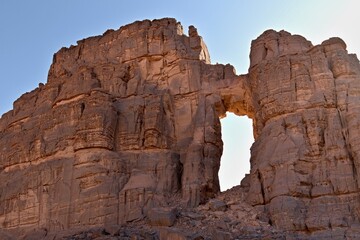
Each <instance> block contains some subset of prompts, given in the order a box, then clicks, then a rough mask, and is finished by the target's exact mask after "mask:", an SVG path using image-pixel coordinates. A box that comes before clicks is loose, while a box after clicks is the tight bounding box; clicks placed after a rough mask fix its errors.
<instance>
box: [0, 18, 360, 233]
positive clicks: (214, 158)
mask: <svg viewBox="0 0 360 240" xmlns="http://www.w3.org/2000/svg"><path fill="white" fill-rule="evenodd" d="M359 103H360V65H359V61H358V59H357V58H356V56H355V55H352V54H348V53H347V51H346V45H345V43H344V42H343V41H342V40H341V39H339V38H331V39H329V40H326V41H324V42H323V43H322V44H320V45H317V46H313V45H312V44H311V42H309V41H307V40H306V39H304V38H303V37H301V36H298V35H291V34H290V33H287V32H285V31H280V32H275V31H273V30H268V31H266V32H264V33H263V34H262V35H261V36H260V37H259V38H258V39H256V40H254V41H253V42H252V45H251V53H250V68H249V73H248V74H246V75H240V76H238V75H236V74H235V71H234V68H233V67H232V66H231V65H221V64H216V65H211V64H210V57H209V53H208V50H207V48H206V45H205V43H204V42H203V40H202V38H201V37H200V36H199V35H198V33H197V30H196V28H194V27H193V26H191V27H189V33H188V36H186V35H185V34H184V33H183V29H182V26H181V25H180V23H178V22H177V21H176V20H174V19H161V20H154V21H148V20H145V21H141V22H135V23H133V24H130V25H127V26H124V27H121V28H120V29H119V30H116V31H113V30H109V31H107V32H105V33H104V34H103V35H102V36H97V37H91V38H88V39H84V40H81V41H79V42H78V45H77V46H71V47H70V48H62V49H61V50H60V51H59V52H58V53H56V54H55V55H54V59H53V63H52V65H51V68H50V71H49V75H48V82H47V83H46V84H45V85H40V86H39V88H37V89H35V90H34V91H32V92H30V93H26V94H24V95H23V96H21V97H20V98H19V99H18V100H17V101H16V102H15V103H14V109H13V110H11V111H10V112H8V113H6V114H4V115H3V116H2V118H1V119H0V224H1V226H2V229H3V231H0V236H1V234H3V235H4V236H9V238H11V237H10V235H11V234H13V235H15V236H20V235H24V234H25V235H26V234H28V233H29V231H31V230H33V229H37V230H39V229H43V231H45V232H46V233H56V232H60V231H64V230H66V231H69V230H73V229H77V228H80V227H83V228H92V227H99V226H127V225H128V226H130V225H131V224H133V223H136V222H137V221H140V222H141V221H142V222H143V221H145V222H148V223H149V224H150V225H151V226H152V225H154V228H155V229H156V226H158V225H160V226H164V227H163V228H161V229H160V230H159V231H158V232H157V233H156V234H155V233H154V234H153V237H154V239H156V237H160V239H166V238H168V237H169V236H177V235H179V236H180V235H181V232H183V230H184V229H189V228H188V227H189V226H187V225H186V224H185V225H184V224H183V225H181V223H182V220H181V219H185V218H186V217H188V218H192V217H193V219H195V220H197V221H200V222H201V221H203V219H204V217H199V218H197V217H196V216H197V215H196V214H198V215H199V213H198V212H197V213H196V212H195V213H191V214H190V215H191V216H192V217H189V214H188V215H186V212H187V211H190V209H199V208H201V207H202V206H207V205H204V204H208V205H209V208H208V209H210V210H209V211H211V210H214V209H215V212H223V213H224V211H225V212H228V216H230V215H229V214H230V213H231V214H232V213H233V212H234V214H235V213H236V214H237V217H239V216H240V215H241V213H242V210H241V209H244V208H240V207H232V208H231V206H239V205H236V204H235V202H236V201H239V202H238V203H237V204H250V205H251V206H252V207H251V206H250V205H246V206H247V207H246V209H247V208H249V209H250V210H249V209H248V210H247V213H249V212H251V211H253V212H256V214H257V215H256V214H255V215H256V217H255V218H254V221H255V220H256V221H257V220H259V221H260V220H261V221H262V222H264V221H265V222H266V224H267V225H266V226H267V227H269V229H270V228H271V227H275V228H277V230H276V231H283V232H284V234H285V235H281V236H286V235H287V236H297V238H304V239H306V238H312V237H314V238H326V239H328V238H335V239H339V238H340V237H342V238H344V237H347V238H352V237H354V236H355V237H356V236H360V231H359V229H360V228H359V224H360V219H359V217H360V210H359V209H360V191H359V186H358V184H359V183H358V182H359V178H360V159H359V153H360V138H359V129H360V107H359V106H358V105H359ZM227 111H230V112H234V113H235V114H237V115H247V116H248V117H250V118H252V120H253V126H254V136H255V143H254V144H253V146H252V148H251V160H250V161H251V172H250V174H249V175H248V176H247V177H246V178H245V179H244V180H243V182H242V186H241V187H239V188H238V189H237V190H236V191H238V192H239V194H240V193H241V194H240V195H241V197H239V198H235V199H230V200H229V199H228V200H226V201H225V200H224V199H226V197H223V198H222V199H221V200H212V201H209V200H210V199H212V198H214V197H216V196H217V194H218V193H219V180H218V170H219V166H220V157H221V154H222V140H221V126H220V121H219V118H221V117H224V116H225V114H226V112H227ZM240 195H239V196H240ZM208 201H209V202H208ZM216 201H218V202H216ZM219 201H223V202H219ZM234 201H235V202H234ZM199 205H200V206H199ZM219 206H222V207H221V208H218V207H219ZM227 207H229V209H230V210H231V211H230V210H229V209H228V208H227ZM186 209H187V210H186ZM216 209H217V210H216ZM194 211H195V210H194ZM199 211H201V209H200V210H199ZM237 212H238V213H237ZM182 213H183V214H182ZM218 215H219V214H218ZM220 215H221V216H223V214H220ZM220 215H219V216H218V217H219V218H221V216H220ZM225 215H226V214H225ZM255 215H254V216H255ZM180 216H183V217H182V218H181V217H180ZM194 216H195V217H194ZM245 216H246V214H245V215H241V216H240V217H239V218H241V217H243V218H244V217H245ZM177 217H179V219H178V220H176V218H177ZM184 221H185V220H184ZM204 221H205V220H204ZM224 221H225V220H224ZM244 221H245V220H244ZM124 224H125V225H124ZM174 224H175V225H176V224H178V228H176V229H180V230H179V231H177V230H176V229H174V228H172V227H171V226H172V225H174ZM264 224H265V223H264ZM155 225H156V226H155ZM258 225H259V224H258ZM234 226H235V225H234ZM236 226H238V225H236ZM259 226H262V229H265V228H266V227H265V225H262V224H260V225H259ZM181 229H182V230H181ZM266 229H267V228H266ZM193 230H194V231H195V232H196V229H193ZM269 231H270V230H269ZM274 231H275V230H274ZM110 232H111V231H110ZM179 232H180V233H179ZM242 233H243V232H242ZM171 234H175V235H171ZM194 234H195V233H194ZM218 234H220V235H221V236H218ZM239 234H241V232H239V229H235V228H234V227H233V229H232V230H231V229H230V228H223V230H222V233H218V232H214V235H213V236H217V238H215V237H214V239H229V238H235V237H239V236H240V235H239ZM45 235H46V234H45ZM179 236H177V237H178V239H185V238H186V236H185V235H184V236H182V237H183V238H181V236H180V237H179ZM192 236H193V239H196V237H194V236H195V235H192ZM204 236H205V235H204ZM204 236H200V235H199V236H198V237H199V238H197V239H202V238H200V237H203V238H205V237H206V236H205V237H204ZM257 236H258V237H259V238H260V237H264V236H265V235H263V236H260V235H257ZM267 236H270V235H267ZM272 236H273V235H272ZM277 236H280V235H277ZM187 237H189V236H187ZM255 237H256V236H255ZM3 238H5V237H3ZM253 238H254V236H253ZM78 239H81V238H78ZM84 239H85V238H84ZM140 239H141V238H140ZM149 239H151V238H149Z"/></svg>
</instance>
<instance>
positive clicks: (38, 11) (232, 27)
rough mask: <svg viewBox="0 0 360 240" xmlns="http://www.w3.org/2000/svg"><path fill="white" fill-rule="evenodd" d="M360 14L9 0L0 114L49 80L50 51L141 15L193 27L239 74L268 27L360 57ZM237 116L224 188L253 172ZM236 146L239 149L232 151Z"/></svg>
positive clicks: (247, 5) (285, 5) (351, 9)
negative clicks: (340, 44) (341, 43)
mask: <svg viewBox="0 0 360 240" xmlns="http://www.w3.org/2000/svg"><path fill="white" fill-rule="evenodd" d="M359 11H360V1H357V0H352V1H351V0H337V1H335V0H302V1H298V0H282V1H280V0H271V1H270V0H263V1H256V0H248V1H246V0H224V1H215V0H214V1H213V0H210V1H205V0H199V1H194V0H183V1H171V0H167V1H157V0H153V1H147V0H142V1H139V0H116V1H115V0H102V1H100V0H96V1H95V0H61V1H55V0H32V1H29V0H22V1H20V0H7V1H6V0H3V1H1V3H0V34H1V35H0V79H1V88H0V115H1V114H2V113H4V112H6V111H8V110H10V109H11V108H12V103H13V101H14V100H16V99H17V98H18V97H19V96H20V95H21V94H22V93H25V92H27V91H31V90H32V89H34V88H36V87H37V86H38V84H39V83H40V82H41V83H46V77H47V72H48V69H49V66H50V64H51V61H52V56H53V54H54V53H55V52H57V51H58V50H59V49H60V48H61V47H63V46H70V45H71V44H75V43H76V41H77V40H80V39H82V38H86V37H89V36H93V35H99V34H102V33H103V32H105V31H106V30H107V29H118V28H119V27H120V26H122V25H125V24H127V23H131V22H133V21H135V20H142V19H154V18H162V17H174V18H176V19H177V20H178V21H180V22H181V23H182V24H183V26H184V29H186V28H187V27H188V26H189V25H195V26H196V27H197V28H198V31H199V34H200V35H202V36H203V38H204V40H205V42H206V43H207V45H208V48H209V51H210V55H211V59H212V62H213V63H216V62H218V63H231V64H232V65H234V66H235V68H236V69H237V72H238V73H246V72H247V68H248V65H249V60H248V56H249V51H250V43H251V40H253V39H255V38H256V37H257V36H259V35H260V34H261V33H262V32H263V31H265V30H266V29H270V28H272V29H275V30H282V29H285V30H287V31H289V32H291V33H294V34H295V33H296V34H301V35H303V36H304V37H306V38H307V39H308V40H310V41H312V42H313V44H318V43H321V42H322V41H323V40H325V39H327V38H329V37H332V36H339V37H341V38H343V39H344V40H345V42H346V43H347V45H348V50H349V52H352V53H358V54H360V28H359V26H358V25H359V23H360V13H359ZM236 120H239V118H234V117H229V118H227V119H224V120H222V122H223V140H224V142H225V152H224V157H223V160H222V168H224V169H221V173H220V177H221V185H222V189H226V188H228V187H230V186H232V185H234V184H238V183H239V181H240V179H241V176H242V175H243V174H244V173H243V172H244V170H243V169H246V170H245V171H248V166H246V164H248V162H249V161H248V159H249V157H248V155H246V154H248V152H249V146H244V145H246V144H245V143H242V142H241V141H243V140H244V139H245V140H246V141H247V142H249V143H247V144H251V142H252V137H251V122H250V121H246V120H245V119H244V120H240V121H241V122H240V123H237V122H236ZM224 121H226V122H224ZM227 128H229V129H230V130H227ZM236 131H237V132H238V134H235V132H236ZM235 137H239V138H238V139H236V138H235ZM239 139H240V140H239ZM231 145H235V146H238V147H237V148H236V147H235V149H233V150H234V151H230V150H229V149H228V148H227V147H230V146H231ZM227 151H229V152H227ZM243 153H246V154H245V155H244V154H243ZM227 162H228V163H229V164H228V167H226V168H225V165H226V163H227ZM223 176H226V177H223Z"/></svg>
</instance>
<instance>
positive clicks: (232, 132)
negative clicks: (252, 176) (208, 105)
mask: <svg viewBox="0 0 360 240" xmlns="http://www.w3.org/2000/svg"><path fill="white" fill-rule="evenodd" d="M220 122H221V135H222V136H221V138H222V141H223V144H224V145H223V154H222V156H221V160H220V169H219V173H218V176H219V182H220V191H221V192H223V191H226V190H228V189H230V188H232V187H234V186H238V185H240V182H241V180H242V179H243V178H244V177H245V174H247V173H249V172H250V148H251V145H252V144H253V143H254V136H253V126H252V119H250V118H248V117H247V116H241V117H240V116H237V115H235V114H233V113H231V112H227V113H226V117H224V118H221V119H220Z"/></svg>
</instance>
